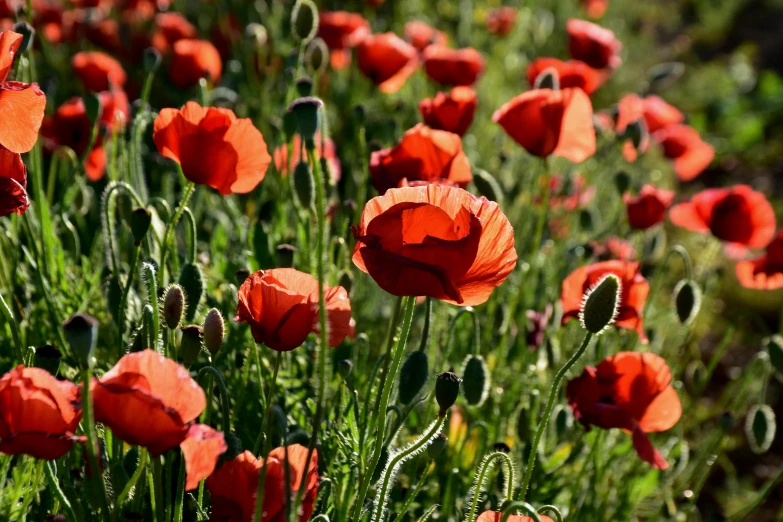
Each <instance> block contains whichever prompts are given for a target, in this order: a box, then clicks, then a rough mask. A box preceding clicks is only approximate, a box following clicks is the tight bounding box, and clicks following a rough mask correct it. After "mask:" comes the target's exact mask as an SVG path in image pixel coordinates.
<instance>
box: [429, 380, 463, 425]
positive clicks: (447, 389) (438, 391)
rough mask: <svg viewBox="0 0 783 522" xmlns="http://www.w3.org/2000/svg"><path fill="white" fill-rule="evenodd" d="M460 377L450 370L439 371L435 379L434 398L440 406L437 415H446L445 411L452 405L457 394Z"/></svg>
mask: <svg viewBox="0 0 783 522" xmlns="http://www.w3.org/2000/svg"><path fill="white" fill-rule="evenodd" d="M461 382H462V379H460V378H459V377H457V374H455V373H452V372H443V373H439V374H438V375H437V376H436V381H435V400H437V401H438V406H440V413H439V414H438V415H439V416H441V417H443V416H444V415H446V411H447V410H448V409H449V408H451V407H452V406H454V403H455V402H457V397H458V396H459V385H460V383H461Z"/></svg>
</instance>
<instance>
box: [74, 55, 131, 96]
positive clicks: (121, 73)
mask: <svg viewBox="0 0 783 522" xmlns="http://www.w3.org/2000/svg"><path fill="white" fill-rule="evenodd" d="M71 68H72V69H73V72H74V74H75V75H76V76H77V77H78V78H79V80H81V82H82V85H84V88H85V89H87V90H88V91H92V92H101V91H108V90H109V89H112V88H117V87H122V86H123V85H125V81H126V80H127V76H126V75H125V70H124V69H123V68H122V65H120V62H118V61H117V60H115V59H114V58H112V57H111V56H109V55H108V54H106V53H102V52H100V51H81V52H79V53H76V54H75V55H74V56H73V58H71Z"/></svg>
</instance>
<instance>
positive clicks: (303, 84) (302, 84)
mask: <svg viewBox="0 0 783 522" xmlns="http://www.w3.org/2000/svg"><path fill="white" fill-rule="evenodd" d="M296 92H297V93H299V96H310V95H311V94H313V80H311V79H310V78H299V79H298V80H296Z"/></svg>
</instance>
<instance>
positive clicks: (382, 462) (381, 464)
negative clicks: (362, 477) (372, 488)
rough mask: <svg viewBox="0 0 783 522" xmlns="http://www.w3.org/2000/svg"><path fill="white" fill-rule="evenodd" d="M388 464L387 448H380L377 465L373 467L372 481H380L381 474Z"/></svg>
mask: <svg viewBox="0 0 783 522" xmlns="http://www.w3.org/2000/svg"><path fill="white" fill-rule="evenodd" d="M388 463H389V448H388V446H384V447H383V448H381V456H380V458H379V459H378V465H377V466H376V467H375V471H374V472H373V474H372V481H373V482H378V481H379V480H380V479H381V473H383V470H385V469H386V465H387V464H388Z"/></svg>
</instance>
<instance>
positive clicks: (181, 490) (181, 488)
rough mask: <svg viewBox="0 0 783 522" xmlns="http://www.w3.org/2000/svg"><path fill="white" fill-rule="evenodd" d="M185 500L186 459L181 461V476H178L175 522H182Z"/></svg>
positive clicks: (183, 458)
mask: <svg viewBox="0 0 783 522" xmlns="http://www.w3.org/2000/svg"><path fill="white" fill-rule="evenodd" d="M184 500H185V457H184V455H183V456H182V458H181V459H180V461H179V474H178V476H177V494H176V496H175V497H174V522H182V505H183V503H184Z"/></svg>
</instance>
